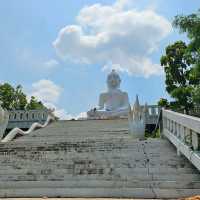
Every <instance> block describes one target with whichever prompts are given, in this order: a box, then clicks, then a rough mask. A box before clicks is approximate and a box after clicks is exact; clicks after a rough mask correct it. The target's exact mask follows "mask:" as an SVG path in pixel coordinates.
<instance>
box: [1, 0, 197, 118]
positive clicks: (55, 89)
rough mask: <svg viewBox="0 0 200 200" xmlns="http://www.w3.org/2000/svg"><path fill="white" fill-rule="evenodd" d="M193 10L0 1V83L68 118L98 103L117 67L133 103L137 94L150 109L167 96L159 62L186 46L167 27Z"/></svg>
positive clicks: (191, 3) (164, 5) (185, 6)
mask: <svg viewBox="0 0 200 200" xmlns="http://www.w3.org/2000/svg"><path fill="white" fill-rule="evenodd" d="M198 8H200V2H199V1H198V0H168V1H166V0H133V1H132V0H129V1H128V0H126V1H125V0H82V1H81V0H76V1H66V0H59V1H58V0H42V1H41V0H2V1H1V6H0V24H1V26H0V44H1V48H0V66H1V73H0V81H1V82H9V83H11V84H13V85H17V84H21V85H23V87H24V90H25V91H26V93H28V94H29V95H36V96H37V97H38V98H40V99H41V100H43V101H45V103H46V104H47V105H51V106H54V107H56V109H57V111H58V113H59V115H62V116H65V117H67V116H68V117H69V116H71V115H72V116H76V115H78V114H79V113H81V112H85V111H87V110H88V109H90V108H91V107H92V106H95V105H96V104H97V103H98V95H99V93H100V92H101V91H103V90H105V89H106V85H105V80H106V75H107V73H108V72H109V70H110V69H111V68H113V67H116V68H117V69H118V70H119V71H120V76H121V77H122V85H121V88H122V90H125V91H127V92H128V93H129V98H130V101H131V102H133V101H134V98H135V95H136V94H138V95H139V97H140V99H141V102H145V101H146V102H148V104H154V103H156V102H157V101H158V99H159V98H160V97H166V96H167V94H166V92H165V89H164V76H163V75H162V73H161V70H160V68H159V59H160V56H161V55H162V53H163V52H164V48H165V46H166V45H167V44H169V43H172V42H173V41H176V40H179V39H183V40H185V39H186V38H185V36H184V35H180V34H179V33H178V32H177V31H176V30H173V29H171V28H170V26H169V23H170V22H171V21H172V19H173V17H174V16H175V15H177V14H190V13H192V12H195V11H196V10H197V9H198ZM129 16H130V17H129ZM113 19H114V21H113ZM115 20H116V21H115ZM118 22H119V23H118ZM72 25H73V26H72ZM64 27H65V29H63V28H64ZM61 29H63V32H62V34H60V35H59V32H60V31H61ZM141 31H142V32H141ZM119 33H120V34H119ZM77 35H78V36H77ZM77 38H78V39H77ZM56 40H57V43H56V44H55V41H56ZM77 41H79V42H78V43H77ZM80 41H81V42H80ZM149 41H151V42H149ZM119 57H120V59H119ZM103 67H104V69H106V70H103Z"/></svg>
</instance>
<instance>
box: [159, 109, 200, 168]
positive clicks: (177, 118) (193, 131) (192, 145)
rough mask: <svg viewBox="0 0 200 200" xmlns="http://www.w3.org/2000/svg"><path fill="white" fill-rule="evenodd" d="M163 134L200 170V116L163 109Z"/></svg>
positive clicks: (179, 152)
mask: <svg viewBox="0 0 200 200" xmlns="http://www.w3.org/2000/svg"><path fill="white" fill-rule="evenodd" d="M162 116H163V131H162V133H163V135H164V136H165V137H166V138H167V139H168V140H170V142H171V143H172V144H173V145H174V146H175V147H176V148H177V154H178V155H180V154H183V155H184V156H185V157H187V158H188V160H189V161H190V162H191V163H192V164H193V165H194V166H196V167H197V169H199V170H200V152H199V150H200V118H197V117H192V116H189V115H185V114H180V113H176V112H173V111H169V110H163V111H162Z"/></svg>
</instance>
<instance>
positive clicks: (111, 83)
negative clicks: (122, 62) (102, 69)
mask: <svg viewBox="0 0 200 200" xmlns="http://www.w3.org/2000/svg"><path fill="white" fill-rule="evenodd" d="M120 83H121V80H120V77H119V75H118V74H117V73H116V72H115V71H112V72H111V73H110V74H109V75H108V78H107V85H108V88H109V89H117V88H119V87H120Z"/></svg>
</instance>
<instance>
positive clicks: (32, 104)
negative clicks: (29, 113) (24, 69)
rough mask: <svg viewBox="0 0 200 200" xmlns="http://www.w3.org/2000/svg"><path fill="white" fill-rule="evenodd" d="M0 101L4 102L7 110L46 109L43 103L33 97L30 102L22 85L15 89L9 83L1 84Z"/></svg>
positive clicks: (3, 105)
mask: <svg viewBox="0 0 200 200" xmlns="http://www.w3.org/2000/svg"><path fill="white" fill-rule="evenodd" d="M0 101H2V107H3V108H5V109H7V110H41V109H46V107H45V106H44V105H43V103H42V102H41V101H38V100H37V99H36V98H35V97H33V96H32V97H31V99H30V101H28V100H27V95H26V94H25V93H24V92H23V87H22V86H21V85H18V86H17V87H16V88H14V87H13V86H12V85H10V84H9V83H4V84H0Z"/></svg>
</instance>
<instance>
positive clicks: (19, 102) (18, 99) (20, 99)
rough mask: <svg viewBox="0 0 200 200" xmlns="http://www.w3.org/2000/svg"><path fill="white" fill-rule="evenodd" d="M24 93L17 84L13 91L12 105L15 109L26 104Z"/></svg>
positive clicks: (19, 108) (21, 108)
mask: <svg viewBox="0 0 200 200" xmlns="http://www.w3.org/2000/svg"><path fill="white" fill-rule="evenodd" d="M27 103H28V102H27V98H26V95H25V94H24V93H23V91H22V86H21V85H18V86H17V87H16V89H15V92H14V105H13V108H14V109H15V110H24V109H25V108H26V105H27Z"/></svg>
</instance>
